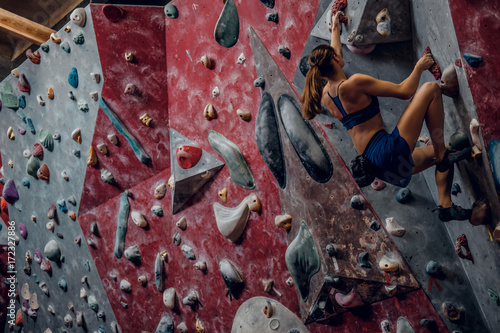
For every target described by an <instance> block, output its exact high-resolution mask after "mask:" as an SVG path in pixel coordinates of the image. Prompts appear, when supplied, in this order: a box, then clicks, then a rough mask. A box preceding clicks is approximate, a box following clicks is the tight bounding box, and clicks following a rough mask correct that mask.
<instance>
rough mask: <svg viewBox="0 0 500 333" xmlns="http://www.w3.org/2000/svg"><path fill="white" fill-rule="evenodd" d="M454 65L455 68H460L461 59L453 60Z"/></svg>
mask: <svg viewBox="0 0 500 333" xmlns="http://www.w3.org/2000/svg"><path fill="white" fill-rule="evenodd" d="M455 65H457V67H459V68H462V59H457V60H455Z"/></svg>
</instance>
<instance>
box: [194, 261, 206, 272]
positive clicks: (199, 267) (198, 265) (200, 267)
mask: <svg viewBox="0 0 500 333" xmlns="http://www.w3.org/2000/svg"><path fill="white" fill-rule="evenodd" d="M194 267H195V268H196V269H197V270H199V271H202V272H205V271H206V270H207V263H206V262H205V261H202V260H200V261H197V262H196V263H195V264H194Z"/></svg>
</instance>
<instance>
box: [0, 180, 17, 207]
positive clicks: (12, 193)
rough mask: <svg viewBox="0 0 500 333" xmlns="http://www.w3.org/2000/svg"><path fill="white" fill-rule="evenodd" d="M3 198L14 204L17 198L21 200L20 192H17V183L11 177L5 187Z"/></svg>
mask: <svg viewBox="0 0 500 333" xmlns="http://www.w3.org/2000/svg"><path fill="white" fill-rule="evenodd" d="M2 196H3V198H4V199H5V201H7V202H8V203H10V204H11V205H13V204H14V203H15V202H16V201H17V200H19V193H18V192H17V188H16V184H15V183H14V180H12V179H9V180H8V181H7V182H6V183H5V185H4V187H3V193H2Z"/></svg>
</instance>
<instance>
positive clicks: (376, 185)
mask: <svg viewBox="0 0 500 333" xmlns="http://www.w3.org/2000/svg"><path fill="white" fill-rule="evenodd" d="M371 186H372V189H374V190H375V191H382V190H383V189H384V188H385V186H386V184H385V183H384V182H383V181H381V180H378V179H375V180H374V181H373V182H372V183H371Z"/></svg>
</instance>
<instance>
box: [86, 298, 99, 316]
mask: <svg viewBox="0 0 500 333" xmlns="http://www.w3.org/2000/svg"><path fill="white" fill-rule="evenodd" d="M87 303H88V305H89V308H90V309H92V310H93V311H95V312H97V311H99V304H98V303H97V299H96V298H95V296H94V295H90V296H89V297H88V300H87Z"/></svg>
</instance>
